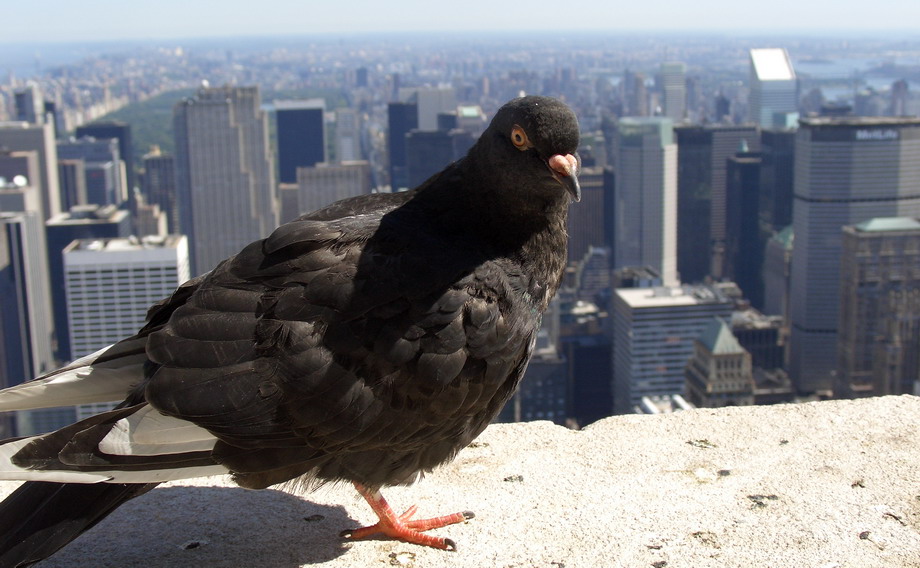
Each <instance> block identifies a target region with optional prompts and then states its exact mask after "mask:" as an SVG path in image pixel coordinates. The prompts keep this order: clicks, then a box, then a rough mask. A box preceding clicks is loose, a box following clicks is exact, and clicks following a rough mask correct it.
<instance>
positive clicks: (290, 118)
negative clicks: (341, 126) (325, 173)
mask: <svg viewBox="0 0 920 568" xmlns="http://www.w3.org/2000/svg"><path fill="white" fill-rule="evenodd" d="M325 113H326V102H325V101H324V100H323V99H307V100H292V101H284V100H282V101H275V120H276V123H277V124H276V126H277V135H278V172H279V173H278V178H279V181H280V182H281V183H297V168H306V167H311V166H315V165H316V164H318V163H321V162H325V161H326V134H325V133H326V129H325V122H324V120H325V119H324V115H325Z"/></svg>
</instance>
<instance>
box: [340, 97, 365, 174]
mask: <svg viewBox="0 0 920 568" xmlns="http://www.w3.org/2000/svg"><path fill="white" fill-rule="evenodd" d="M360 159H362V153H361V117H360V115H359V114H358V111H356V110H355V109H353V108H337V109H335V161H336V162H354V161H356V160H360Z"/></svg>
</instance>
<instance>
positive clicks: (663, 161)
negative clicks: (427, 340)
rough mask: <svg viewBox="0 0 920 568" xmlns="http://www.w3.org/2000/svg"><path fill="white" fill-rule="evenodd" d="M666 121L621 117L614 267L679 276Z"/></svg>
mask: <svg viewBox="0 0 920 568" xmlns="http://www.w3.org/2000/svg"><path fill="white" fill-rule="evenodd" d="M673 136H674V132H673V129H672V122H671V119H669V118H662V117H655V118H638V117H626V118H621V119H620V120H619V122H618V123H617V128H616V136H615V140H614V145H615V148H616V150H615V156H616V165H615V168H616V190H615V193H616V197H615V199H616V204H615V206H614V211H615V215H616V217H615V221H614V227H615V228H614V253H613V259H614V265H615V267H618V268H619V267H624V266H651V267H652V268H653V269H655V270H656V271H658V272H659V273H660V274H661V279H662V282H663V283H664V284H665V285H667V286H671V285H675V284H677V282H678V276H677V145H676V144H675V143H674V141H673Z"/></svg>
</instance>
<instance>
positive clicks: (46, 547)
mask: <svg viewBox="0 0 920 568" xmlns="http://www.w3.org/2000/svg"><path fill="white" fill-rule="evenodd" d="M154 487H156V484H155V483H148V484H110V483H100V484H96V485H82V484H70V483H66V484H62V483H42V482H35V481H29V482H26V483H24V484H22V485H21V486H20V487H19V488H18V489H16V491H14V492H13V493H12V494H11V495H10V496H9V497H7V498H6V499H5V500H4V501H3V502H2V503H0V568H14V567H19V566H29V565H31V564H34V563H35V562H38V561H40V560H43V559H45V558H47V557H49V556H51V555H52V554H54V553H55V552H56V551H57V550H58V549H60V548H61V547H63V546H64V545H66V544H67V543H69V542H71V541H72V540H74V539H75V538H77V537H78V536H80V535H81V534H82V533H84V532H85V531H87V530H89V529H90V528H92V527H93V526H94V525H95V524H96V523H98V522H99V521H101V520H102V519H104V518H105V517H106V516H107V515H108V514H109V513H111V512H112V511H114V510H115V509H116V508H117V507H118V506H119V505H121V504H122V503H124V502H125V501H128V500H130V499H133V498H134V497H137V496H139V495H142V494H144V493H146V492H147V491H150V490H151V489H153V488H154Z"/></svg>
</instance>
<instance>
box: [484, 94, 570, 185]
mask: <svg viewBox="0 0 920 568" xmlns="http://www.w3.org/2000/svg"><path fill="white" fill-rule="evenodd" d="M489 129H490V130H491V131H493V136H495V137H497V138H498V139H499V140H498V143H499V144H501V145H502V146H503V147H504V148H505V149H506V151H507V152H508V153H509V154H510V155H512V156H514V154H515V153H518V154H519V155H520V159H522V160H524V161H525V162H531V163H533V164H536V165H537V167H538V170H537V173H538V175H540V176H541V177H544V178H548V177H551V178H552V179H554V180H555V181H556V182H558V183H559V184H561V185H562V187H564V188H565V190H566V191H567V192H568V193H569V195H571V197H572V199H574V200H575V201H579V200H580V199H581V187H580V186H579V184H578V157H577V156H578V155H577V154H576V152H575V151H576V149H577V148H578V139H579V134H578V119H577V118H576V116H575V113H574V112H572V109H570V108H569V107H568V106H566V105H565V103H563V102H562V101H559V100H557V99H553V98H550V97H536V96H528V97H521V98H518V99H514V100H512V101H510V102H508V103H507V104H505V105H504V106H503V107H502V108H500V109H499V110H498V112H497V113H496V114H495V118H493V119H492V124H491V125H490V127H489Z"/></svg>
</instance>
